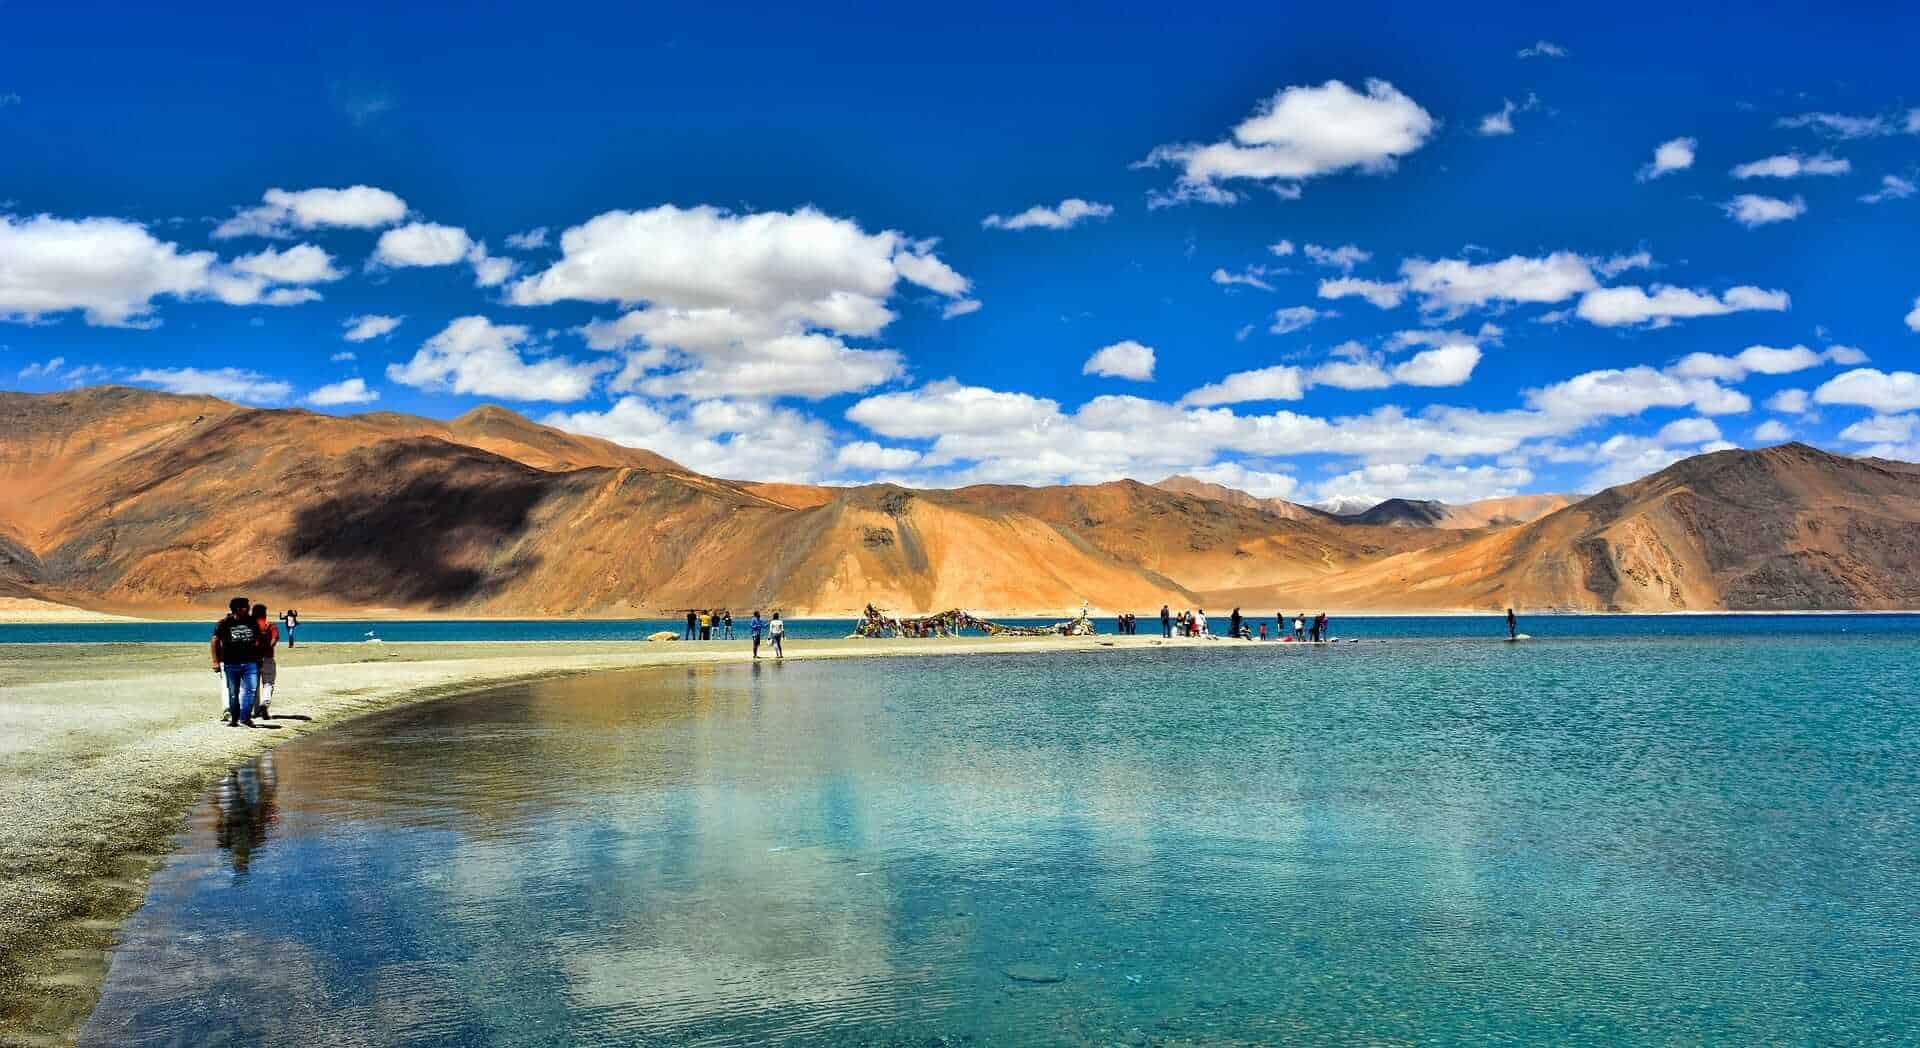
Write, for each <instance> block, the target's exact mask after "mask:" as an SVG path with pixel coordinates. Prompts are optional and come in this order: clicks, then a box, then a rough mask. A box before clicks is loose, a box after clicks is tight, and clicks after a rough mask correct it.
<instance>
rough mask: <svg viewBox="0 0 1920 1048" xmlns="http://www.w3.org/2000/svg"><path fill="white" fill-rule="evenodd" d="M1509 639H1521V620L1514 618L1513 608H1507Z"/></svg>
mask: <svg viewBox="0 0 1920 1048" xmlns="http://www.w3.org/2000/svg"><path fill="white" fill-rule="evenodd" d="M1507 639H1508V640H1519V639H1520V620H1519V619H1517V618H1514V616H1513V609H1512V608H1508V609H1507Z"/></svg>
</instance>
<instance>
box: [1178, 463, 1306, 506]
mask: <svg viewBox="0 0 1920 1048" xmlns="http://www.w3.org/2000/svg"><path fill="white" fill-rule="evenodd" d="M1184 472H1185V475H1186V476H1189V477H1192V478H1193V479H1195V480H1198V481H1203V482H1205V483H1208V484H1220V485H1223V486H1225V487H1229V488H1234V489H1237V490H1239V491H1244V492H1246V493H1247V494H1249V495H1252V496H1253V497H1255V498H1262V499H1284V498H1290V497H1292V495H1293V493H1294V492H1295V491H1298V490H1299V488H1300V479H1299V478H1298V477H1295V476H1293V475H1292V474H1290V473H1279V472H1275V471H1273V470H1262V469H1251V468H1249V467H1248V466H1247V465H1246V464H1245V463H1241V462H1215V463H1211V464H1209V465H1205V466H1198V467H1195V468H1193V469H1188V470H1185V471H1184Z"/></svg>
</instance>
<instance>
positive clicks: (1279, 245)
mask: <svg viewBox="0 0 1920 1048" xmlns="http://www.w3.org/2000/svg"><path fill="white" fill-rule="evenodd" d="M1267 250H1268V251H1271V252H1273V253H1274V254H1276V255H1278V256H1280V257H1281V258H1285V257H1287V256H1288V255H1291V254H1293V241H1291V240H1281V241H1276V242H1275V243H1272V244H1268V245H1267Z"/></svg>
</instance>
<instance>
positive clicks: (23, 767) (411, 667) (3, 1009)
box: [0, 636, 1230, 1045]
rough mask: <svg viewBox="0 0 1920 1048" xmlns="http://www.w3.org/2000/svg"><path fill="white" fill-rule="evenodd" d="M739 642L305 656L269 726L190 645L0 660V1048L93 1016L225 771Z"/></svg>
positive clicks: (1028, 641)
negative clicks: (521, 684)
mask: <svg viewBox="0 0 1920 1048" xmlns="http://www.w3.org/2000/svg"><path fill="white" fill-rule="evenodd" d="M1229 643H1230V642H1224V641H1223V642H1210V641H1198V640H1175V641H1165V640H1162V639H1161V638H1159V637H1157V636H1152V637H1090V638H1064V637H1038V638H987V637H967V638H956V639H945V640H932V639H929V640H910V641H907V640H830V641H805V642H798V641H796V642H794V643H793V644H792V645H791V647H792V649H793V650H792V651H791V652H790V653H789V655H788V658H789V659H793V660H803V659H804V660H813V659H831V658H871V657H882V656H912V655H987V654H1013V653H1022V652H1062V651H1097V650H1109V649H1115V648H1134V649H1141V648H1147V647H1158V646H1163V645H1178V646H1183V647H1184V646H1201V647H1210V646H1221V647H1225V646H1227V645H1228V644H1229ZM749 655H750V653H749V650H748V646H747V643H746V642H745V641H712V642H703V643H691V644H688V643H674V644H653V645H649V644H635V643H626V642H541V643H537V644H530V643H527V642H498V643H494V642H489V643H457V644H442V643H414V644H401V643H395V644H384V645H367V644H303V645H301V646H299V647H298V648H295V649H293V650H291V651H286V650H283V651H282V654H281V658H280V679H281V683H280V691H279V693H278V696H277V698H276V701H275V703H274V708H275V712H276V713H277V714H280V715H283V716H298V717H305V718H309V719H306V720H293V719H282V720H276V721H274V722H272V723H273V727H271V728H259V729H255V730H252V731H247V730H244V729H237V728H226V727H223V726H222V725H221V724H220V723H219V721H218V711H219V685H218V684H217V683H216V678H215V676H214V674H213V673H212V672H211V667H210V665H209V663H208V661H207V653H206V649H205V647H204V646H202V645H199V644H93V645H63V644H17V645H0V695H4V700H0V1043H5V1044H30V1045H39V1044H63V1043H68V1042H69V1041H70V1040H71V1039H72V1037H73V1035H74V1033H75V1031H76V1030H77V1029H78V1027H79V1025H80V1023H81V1022H83V1021H84V1020H85V1018H86V1016H87V1014H88V1013H89V1012H90V1011H91V1010H92V1008H93V1004H94V1001H95V1000H96V998H97V995H98V991H99V986H100V983H101V980H102V979H103V978H104V976H105V974H106V965H107V951H108V950H109V949H110V948H111V947H112V945H113V941H114V934H115V929H116V928H117V927H118V926H119V924H120V922H121V921H122V920H124V919H125V918H126V917H127V915H128V914H130V913H131V912H132V911H133V910H134V908H135V907H137V906H138V905H139V903H140V900H141V899H142V898H143V897H144V895H145V892H146V884H147V879H148V877H149V876H150V875H151V874H152V872H153V870H154V869H156V868H157V866H158V865H159V863H160V862H161V861H162V860H163V859H164V858H165V856H166V855H167V853H168V851H169V850H170V849H171V842H172V839H173V837H174V835H175V833H177V832H178V831H179V829H180V820H181V817H182V815H183V814H184V813H185V812H186V810H187V809H188V808H189V807H190V806H191V805H192V804H194V803H195V802H197V801H198V800H200V799H201V798H202V797H204V796H205V794H206V791H207V789H208V788H209V787H210V786H211V784H212V783H213V782H214V781H215V780H216V779H217V777H218V776H219V774H220V773H221V772H223V771H225V770H226V769H227V768H228V767H230V766H232V765H233V764H235V763H238V762H240V761H244V760H247V759H249V758H251V757H252V756H254V755H256V754H258V753H260V752H261V751H263V750H265V749H268V748H269V747H271V746H274V745H278V744H279V743H283V742H286V741H288V740H290V739H295V738H299V737H300V736H302V735H305V734H308V733H310V732H314V731H319V730H321V729H323V728H326V727H328V726H330V725H333V724H338V723H340V722H341V721H344V720H347V719H349V718H352V717H355V716H359V715H362V714H366V713H371V712H376V711H378V710H383V709H390V708H393V707H397V706H402V705H406V704H409V703H413V702H420V701H425V700H428V699H433V698H438V697H443V696H446V695H452V694H458V693H463V692H470V691H474V690H477V689H480V688H485V687H489V686H492V685H497V684H505V683H511V682H515V681H525V680H534V679H541V678H547V677H557V676H568V675H573V674H580V673H594V672H603V671H608V670H621V669H637V668H644V667H665V666H686V665H701V664H724V663H738V662H743V661H746V660H747V659H748V658H749Z"/></svg>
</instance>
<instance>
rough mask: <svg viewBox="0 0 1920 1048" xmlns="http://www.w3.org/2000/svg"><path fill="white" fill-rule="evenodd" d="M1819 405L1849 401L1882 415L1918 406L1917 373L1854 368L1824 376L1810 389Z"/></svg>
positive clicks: (1918, 377) (1919, 389)
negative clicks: (1827, 377) (1817, 386)
mask: <svg viewBox="0 0 1920 1048" xmlns="http://www.w3.org/2000/svg"><path fill="white" fill-rule="evenodd" d="M1813 399H1814V401H1815V402H1816V403H1820V404H1851V405H1858V406H1860V407H1866V408H1872V409H1873V410H1874V411H1876V412H1879V413H1880V414H1882V415H1893V414H1897V413H1899V412H1902V411H1912V410H1914V409H1916V408H1920V375H1917V374H1915V373H1913V372H1911V371H1895V372H1891V373H1888V372H1884V371H1880V370H1879V369H1877V368H1855V369H1854V370H1852V371H1846V372H1842V373H1841V374H1839V375H1836V376H1834V377H1833V378H1831V379H1828V380H1827V381H1826V382H1825V383H1824V384H1823V385H1821V386H1820V388H1819V389H1816V390H1814V391H1813Z"/></svg>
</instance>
